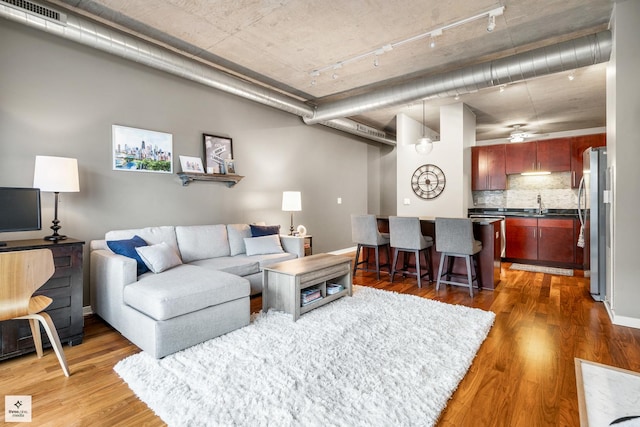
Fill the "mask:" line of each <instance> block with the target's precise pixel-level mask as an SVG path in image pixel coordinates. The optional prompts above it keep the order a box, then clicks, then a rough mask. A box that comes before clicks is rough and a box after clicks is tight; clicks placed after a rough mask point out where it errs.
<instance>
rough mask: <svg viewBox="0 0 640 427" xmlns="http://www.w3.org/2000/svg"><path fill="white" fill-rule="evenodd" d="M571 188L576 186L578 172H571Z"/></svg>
mask: <svg viewBox="0 0 640 427" xmlns="http://www.w3.org/2000/svg"><path fill="white" fill-rule="evenodd" d="M571 186H572V187H575V186H576V171H571Z"/></svg>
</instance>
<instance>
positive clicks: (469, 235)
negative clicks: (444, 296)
mask: <svg viewBox="0 0 640 427" xmlns="http://www.w3.org/2000/svg"><path fill="white" fill-rule="evenodd" d="M481 250H482V243H481V242H479V241H477V240H475V238H474V237H473V224H472V222H471V220H470V219H467V218H436V251H438V252H441V255H440V266H439V267H438V280H437V282H436V291H437V290H439V289H440V283H446V284H450V285H462V286H469V294H470V295H471V296H472V297H473V281H474V280H475V281H476V283H477V284H478V290H480V289H482V281H481V279H480V274H479V273H478V253H480V251H481ZM447 257H449V263H448V266H447V271H445V272H444V273H443V272H442V267H443V266H444V263H445V261H446V258H447ZM454 257H461V258H464V259H465V261H466V264H467V274H466V277H467V282H466V283H464V282H454V281H451V276H456V275H458V276H463V277H464V275H460V274H455V273H452V272H451V270H452V268H453V261H454ZM471 258H473V260H474V262H475V266H474V267H475V276H472V272H471ZM442 276H447V280H442Z"/></svg>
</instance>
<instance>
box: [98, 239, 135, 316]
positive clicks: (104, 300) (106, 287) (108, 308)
mask: <svg viewBox="0 0 640 427" xmlns="http://www.w3.org/2000/svg"><path fill="white" fill-rule="evenodd" d="M93 247H94V248H95V247H96V246H93ZM137 280H138V275H137V263H136V261H135V260H134V259H131V258H127V257H125V256H122V255H117V254H114V253H113V252H111V251H109V250H105V249H95V250H92V251H91V266H90V286H91V308H92V309H93V311H94V312H95V313H97V314H98V315H99V316H100V317H102V318H103V319H104V320H106V321H107V322H109V323H110V324H111V325H112V326H113V327H115V328H116V329H118V328H119V326H120V325H119V322H120V321H122V316H121V311H122V306H123V304H124V299H123V292H124V287H125V286H127V285H129V284H131V283H134V282H136V281H137Z"/></svg>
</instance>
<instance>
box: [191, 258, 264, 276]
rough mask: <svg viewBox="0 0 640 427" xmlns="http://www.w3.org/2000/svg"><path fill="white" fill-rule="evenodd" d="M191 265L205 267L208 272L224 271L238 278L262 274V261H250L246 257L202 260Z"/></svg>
mask: <svg viewBox="0 0 640 427" xmlns="http://www.w3.org/2000/svg"><path fill="white" fill-rule="evenodd" d="M191 265H197V266H198V267H204V268H206V269H208V270H219V271H224V272H225V273H230V274H235V275H238V276H248V275H250V274H255V273H259V272H260V260H258V259H250V258H247V257H246V256H244V255H237V256H233V257H230V256H227V257H217V258H209V259H202V260H198V261H194V262H192V263H191Z"/></svg>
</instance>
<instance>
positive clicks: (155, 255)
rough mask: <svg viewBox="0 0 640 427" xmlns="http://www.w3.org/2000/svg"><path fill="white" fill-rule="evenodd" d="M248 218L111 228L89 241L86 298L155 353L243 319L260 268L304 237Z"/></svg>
mask: <svg viewBox="0 0 640 427" xmlns="http://www.w3.org/2000/svg"><path fill="white" fill-rule="evenodd" d="M278 229H279V227H278V226H276V227H262V226H256V225H249V224H228V225H224V224H216V225H197V226H160V227H147V228H141V229H131V230H115V231H109V232H107V233H106V234H105V239H104V240H93V241H91V244H90V252H91V255H90V262H91V266H90V267H91V268H90V282H91V306H92V309H93V311H94V313H96V314H97V315H98V316H100V317H101V318H102V319H104V320H105V321H107V322H108V323H109V324H110V325H111V326H113V327H114V328H115V329H116V330H118V331H119V332H120V333H121V334H122V335H124V336H125V337H126V338H127V339H129V340H130V341H131V342H133V343H134V344H135V345H137V346H138V347H140V348H141V349H142V350H144V351H146V352H148V353H149V354H151V355H152V356H153V357H155V358H162V357H164V356H166V355H169V354H172V353H175V352H176V351H180V350H182V349H185V348H187V347H190V346H192V345H195V344H198V343H201V342H204V341H206V340H209V339H211V338H215V337H217V336H219V335H222V334H225V333H227V332H231V331H233V330H235V329H238V328H241V327H243V326H246V325H248V324H249V317H250V308H249V299H250V296H251V295H255V294H258V293H260V292H261V291H262V273H261V272H262V269H263V268H264V267H265V266H268V265H270V264H272V263H277V262H281V261H285V260H289V259H294V258H298V257H303V256H304V241H303V239H301V238H299V237H293V236H281V235H279V234H278V233H277V231H278Z"/></svg>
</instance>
